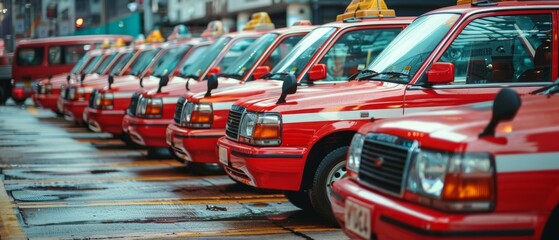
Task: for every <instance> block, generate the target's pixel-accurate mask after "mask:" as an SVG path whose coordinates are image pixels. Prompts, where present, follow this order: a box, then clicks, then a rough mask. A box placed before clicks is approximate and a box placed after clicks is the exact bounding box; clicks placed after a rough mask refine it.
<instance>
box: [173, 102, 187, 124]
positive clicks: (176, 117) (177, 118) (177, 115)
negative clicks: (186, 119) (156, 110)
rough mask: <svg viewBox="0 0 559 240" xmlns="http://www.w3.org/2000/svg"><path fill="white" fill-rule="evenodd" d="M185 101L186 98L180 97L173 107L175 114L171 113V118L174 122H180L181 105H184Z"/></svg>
mask: <svg viewBox="0 0 559 240" xmlns="http://www.w3.org/2000/svg"><path fill="white" fill-rule="evenodd" d="M185 102H186V98H184V97H180V98H179V100H177V106H176V107H175V114H174V115H173V120H174V121H175V123H176V124H179V125H180V124H181V117H182V107H183V106H184V103H185Z"/></svg>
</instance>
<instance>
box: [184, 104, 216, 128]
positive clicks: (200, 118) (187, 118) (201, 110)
mask: <svg viewBox="0 0 559 240" xmlns="http://www.w3.org/2000/svg"><path fill="white" fill-rule="evenodd" d="M213 119H214V115H213V104H211V103H195V102H191V101H185V103H184V105H183V109H182V112H181V126H182V127H187V128H197V129H204V128H211V127H212V124H213Z"/></svg>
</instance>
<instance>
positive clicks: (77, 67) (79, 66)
mask: <svg viewBox="0 0 559 240" xmlns="http://www.w3.org/2000/svg"><path fill="white" fill-rule="evenodd" d="M88 60H89V54H85V55H83V57H82V58H80V60H79V61H78V62H77V63H76V65H74V67H73V68H72V71H71V72H72V73H73V74H76V73H78V72H79V71H80V69H82V67H83V66H84V64H85V63H86V62H88Z"/></svg>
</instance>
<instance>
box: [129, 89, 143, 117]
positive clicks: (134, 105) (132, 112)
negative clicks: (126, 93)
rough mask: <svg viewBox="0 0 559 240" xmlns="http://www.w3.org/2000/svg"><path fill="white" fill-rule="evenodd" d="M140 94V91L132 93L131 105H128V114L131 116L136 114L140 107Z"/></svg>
mask: <svg viewBox="0 0 559 240" xmlns="http://www.w3.org/2000/svg"><path fill="white" fill-rule="evenodd" d="M140 95H141V94H140V93H139V92H135V93H134V94H132V97H131V98H130V105H128V109H127V110H126V114H128V115H130V116H136V110H137V108H138V101H139V99H140Z"/></svg>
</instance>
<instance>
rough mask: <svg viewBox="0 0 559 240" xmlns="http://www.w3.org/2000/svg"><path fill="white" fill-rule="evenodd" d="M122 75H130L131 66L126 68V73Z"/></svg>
mask: <svg viewBox="0 0 559 240" xmlns="http://www.w3.org/2000/svg"><path fill="white" fill-rule="evenodd" d="M122 75H130V67H128V68H126V70H124V73H123V74H122Z"/></svg>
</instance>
